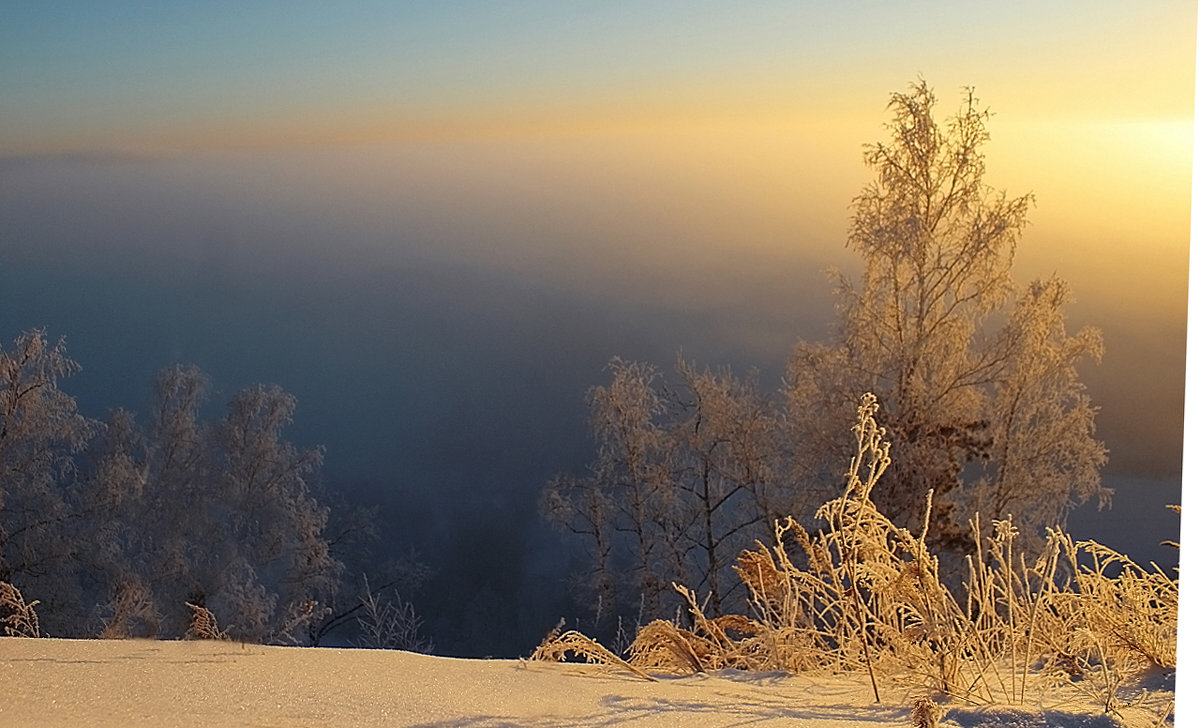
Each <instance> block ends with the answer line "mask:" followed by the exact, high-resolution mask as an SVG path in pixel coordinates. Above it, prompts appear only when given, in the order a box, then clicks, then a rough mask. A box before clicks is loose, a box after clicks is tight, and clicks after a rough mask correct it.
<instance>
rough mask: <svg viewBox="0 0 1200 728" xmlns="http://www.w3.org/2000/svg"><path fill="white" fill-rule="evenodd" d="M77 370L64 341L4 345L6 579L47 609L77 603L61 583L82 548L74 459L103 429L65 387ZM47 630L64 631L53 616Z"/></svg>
mask: <svg viewBox="0 0 1200 728" xmlns="http://www.w3.org/2000/svg"><path fill="white" fill-rule="evenodd" d="M78 371H79V365H78V364H77V363H76V362H74V361H72V360H71V359H70V358H68V357H67V354H66V347H65V344H64V342H63V341H61V340H60V341H58V342H57V343H54V344H52V343H50V342H49V341H48V340H47V338H46V334H45V332H44V331H40V330H33V331H28V332H25V333H23V334H21V335H20V336H18V337H17V339H16V340H15V341H14V342H13V345H12V348H11V349H10V350H7V351H6V350H4V349H2V348H0V581H3V582H12V583H16V584H18V585H19V587H20V588H22V589H23V590H24V591H25V592H26V593H27V594H37V595H38V596H37V597H36V598H37V599H38V600H39V601H41V602H42V605H43V611H46V612H51V611H54V610H55V609H56V608H57V607H59V606H60V605H63V604H66V603H68V602H69V601H70V600H71V598H72V595H71V593H70V590H69V589H67V588H66V584H67V581H68V580H65V579H63V578H62V577H63V573H64V572H65V571H67V570H70V569H71V568H72V566H71V562H72V557H73V556H74V554H75V552H76V549H77V546H78V542H77V540H76V539H75V538H73V531H72V529H73V526H74V521H76V520H77V514H76V513H75V512H74V511H73V509H72V508H71V503H70V490H71V488H72V486H73V484H74V482H75V478H76V469H75V456H76V455H77V454H78V453H79V452H80V451H81V450H82V449H83V448H84V447H85V445H86V444H87V442H88V440H89V439H90V438H91V437H92V435H93V434H94V433H95V431H96V423H94V422H92V421H90V420H88V419H87V418H85V417H84V416H83V415H81V414H79V412H78V411H77V410H76V406H75V400H74V398H72V397H70V396H69V395H67V394H66V393H64V392H63V391H62V390H60V389H59V388H58V380H59V379H60V378H63V377H67V376H70V375H72V374H74V373H76V372H78ZM30 598H35V597H30ZM43 625H44V626H45V627H46V628H47V631H48V632H50V633H51V634H55V633H56V632H57V631H58V629H59V623H58V622H56V621H55V619H54V618H53V617H50V618H48V619H44V620H43Z"/></svg>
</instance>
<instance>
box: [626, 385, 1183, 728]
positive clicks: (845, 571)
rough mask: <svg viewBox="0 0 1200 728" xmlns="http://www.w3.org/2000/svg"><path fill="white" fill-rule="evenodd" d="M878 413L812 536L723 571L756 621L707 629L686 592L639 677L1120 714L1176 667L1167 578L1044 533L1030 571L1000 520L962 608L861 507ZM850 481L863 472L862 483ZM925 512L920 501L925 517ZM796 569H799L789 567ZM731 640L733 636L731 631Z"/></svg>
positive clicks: (935, 569) (1173, 590) (917, 550)
mask: <svg viewBox="0 0 1200 728" xmlns="http://www.w3.org/2000/svg"><path fill="white" fill-rule="evenodd" d="M874 412H875V406H874V400H873V398H871V397H870V396H867V397H864V400H863V406H862V407H861V408H860V410H859V417H860V421H859V425H858V426H857V427H856V428H855V432H856V434H857V435H858V440H859V454H858V456H857V457H856V458H855V459H854V461H853V463H852V465H851V469H850V472H849V473H848V486H847V488H846V491H845V493H844V494H843V495H842V497H841V498H837V499H835V500H833V501H830V502H829V503H827V504H825V505H824V506H822V507H821V508H820V509H819V510H818V511H817V516H818V517H819V518H820V519H822V520H824V521H825V523H826V524H827V527H826V528H824V529H822V530H819V531H817V532H815V533H809V532H807V531H806V530H805V529H804V528H802V527H801V526H800V525H799V524H797V523H796V522H795V521H794V520H792V519H790V518H789V519H787V520H785V521H783V522H781V523H778V524H776V528H775V543H774V544H773V545H772V546H771V547H770V548H768V547H767V546H765V545H763V544H761V543H760V544H759V545H758V546H757V548H755V549H753V550H747V551H744V552H743V553H742V555H741V556H740V558H739V559H738V562H737V565H736V566H735V569H736V570H737V573H738V575H739V576H740V578H741V579H742V581H743V582H744V583H745V585H746V587H747V589H748V591H749V593H750V605H751V608H752V610H753V612H754V614H755V616H754V618H753V619H751V618H747V617H740V618H738V619H739V622H738V624H737V625H736V629H731V628H732V627H734V626H735V625H734V623H733V622H732V621H731V618H729V617H721V618H717V619H709V618H708V617H707V616H706V615H705V614H704V612H703V609H701V608H700V607H699V606H698V605H697V602H696V598H695V595H694V594H692V593H691V592H689V591H687V590H686V589H682V588H680V587H678V586H677V587H676V588H677V589H678V590H679V591H680V593H681V594H682V595H683V596H684V598H685V600H686V601H687V603H688V606H689V612H690V616H691V618H692V621H693V623H694V626H693V627H692V628H691V629H684V628H682V627H680V626H678V625H675V624H671V623H669V622H663V621H661V620H659V621H655V622H651V623H650V624H649V625H647V626H646V627H644V628H643V629H642V631H641V632H640V633H639V634H638V637H637V639H636V640H635V641H634V644H633V646H632V647H631V650H630V652H631V654H632V659H631V661H632V663H633V664H635V665H639V666H641V667H645V668H647V669H659V670H668V671H672V672H697V671H701V670H711V669H717V668H721V667H736V668H742V669H747V670H779V669H782V670H788V671H790V672H798V671H801V670H807V669H821V670H831V671H844V670H860V669H863V670H875V669H878V671H879V672H880V673H881V674H884V675H887V676H888V677H890V678H891V679H893V680H895V681H898V682H899V683H901V684H905V685H908V686H910V687H914V688H921V689H926V690H930V689H931V690H935V691H937V692H939V693H941V694H944V695H947V696H950V697H952V698H955V699H958V700H962V701H965V702H969V703H995V702H1005V703H1015V704H1021V703H1026V702H1028V701H1029V700H1030V699H1031V691H1037V690H1038V689H1039V688H1043V689H1049V688H1053V687H1061V686H1063V685H1071V686H1073V687H1075V688H1077V689H1079V690H1082V691H1084V692H1085V693H1086V694H1088V695H1089V696H1090V697H1091V698H1093V699H1094V700H1096V701H1097V702H1098V703H1100V704H1102V705H1103V706H1104V709H1105V710H1106V711H1111V712H1116V711H1118V710H1119V709H1120V708H1121V707H1122V704H1121V702H1120V701H1119V700H1118V691H1119V689H1120V688H1121V687H1123V686H1126V685H1128V684H1129V683H1130V680H1132V679H1135V678H1137V677H1138V676H1139V675H1140V674H1141V673H1142V672H1143V671H1144V670H1145V669H1146V668H1147V667H1150V666H1155V665H1157V666H1160V667H1163V668H1172V667H1174V665H1175V635H1176V629H1177V624H1178V604H1179V601H1178V600H1179V591H1178V579H1177V578H1170V577H1168V576H1167V575H1166V574H1164V573H1163V572H1162V570H1161V569H1158V567H1156V566H1155V567H1153V568H1151V569H1144V568H1142V567H1141V566H1139V565H1138V564H1136V563H1135V562H1133V561H1132V560H1130V559H1129V558H1127V557H1125V556H1123V555H1121V554H1119V553H1117V552H1115V551H1112V550H1111V549H1108V548H1106V547H1103V546H1100V545H1099V544H1095V543H1092V542H1085V543H1076V542H1074V541H1073V540H1072V539H1071V538H1070V536H1068V535H1067V534H1065V533H1064V532H1062V530H1061V529H1050V530H1049V531H1048V533H1047V536H1046V540H1045V542H1044V546H1043V550H1042V553H1041V555H1040V556H1038V558H1037V559H1035V560H1034V562H1033V564H1032V566H1031V565H1030V564H1029V562H1028V560H1027V559H1026V556H1025V555H1024V554H1022V553H1018V552H1017V551H1016V544H1017V542H1018V541H1017V536H1018V534H1017V531H1016V529H1015V528H1014V527H1013V523H1012V520H1011V519H1004V520H1000V521H996V522H994V523H992V524H991V529H990V533H988V532H985V529H984V528H983V526H982V524H981V523H980V521H979V519H978V518H976V519H975V520H974V522H973V523H972V531H973V535H974V541H975V549H974V553H973V554H972V555H971V556H970V558H969V559H968V562H967V583H966V584H964V585H963V586H964V588H965V596H962V595H959V596H956V595H955V593H954V592H953V591H952V590H951V589H950V588H949V587H948V586H947V585H946V584H945V582H944V579H943V578H942V576H941V574H940V567H939V562H938V559H937V557H935V556H934V555H932V554H931V553H930V552H929V550H928V549H927V547H926V544H925V536H926V533H927V531H928V526H926V527H924V528H923V529H922V533H921V534H920V535H918V536H914V535H913V534H911V533H910V532H909V531H908V530H907V529H903V528H899V527H897V526H895V525H894V524H893V523H892V522H891V521H890V520H889V519H887V518H886V517H884V516H883V515H882V514H880V513H879V511H878V510H877V509H876V508H875V505H874V504H873V503H872V502H871V499H870V493H871V487H872V485H873V484H874V483H875V481H877V480H878V478H879V476H880V475H881V474H882V472H883V471H884V469H885V468H886V467H887V464H888V455H887V447H886V443H883V442H882V435H883V432H882V430H881V429H880V428H878V427H876V426H875V425H874V419H873V415H874ZM860 470H861V471H862V472H863V475H861V476H860ZM931 509H932V499H931V497H927V498H926V503H925V513H926V519H928V515H929V513H930V512H931ZM797 553H798V554H800V555H802V556H803V561H801V562H800V563H802V564H803V568H801V567H800V566H797V565H796V563H794V562H793V560H792V554H797ZM731 633H733V634H731Z"/></svg>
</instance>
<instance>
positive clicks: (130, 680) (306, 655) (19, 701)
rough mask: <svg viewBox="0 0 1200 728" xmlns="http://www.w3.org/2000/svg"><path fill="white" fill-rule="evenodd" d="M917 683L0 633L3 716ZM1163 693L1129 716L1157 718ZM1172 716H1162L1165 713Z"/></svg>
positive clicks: (865, 710)
mask: <svg viewBox="0 0 1200 728" xmlns="http://www.w3.org/2000/svg"><path fill="white" fill-rule="evenodd" d="M913 697H914V695H912V694H907V693H905V691H903V690H902V689H900V688H897V687H891V686H889V687H885V690H884V695H883V700H882V702H881V703H880V704H874V703H873V696H872V694H871V688H870V685H869V683H868V682H867V681H866V678H865V676H860V675H841V676H810V675H799V676H788V675H784V674H774V673H771V674H747V673H741V672H737V671H723V672H721V673H718V674H713V675H694V676H691V677H682V678H678V677H664V678H663V679H662V680H660V681H659V682H647V681H645V680H641V679H639V678H636V677H634V676H632V675H629V674H627V673H622V672H619V671H616V670H614V669H612V668H606V667H602V666H595V665H576V664H548V663H530V662H523V661H519V660H459V659H451V658H445V657H430V656H426V655H415V654H411V653H406V652H386V651H368V650H340V649H302V648H290V647H264V646H260V645H243V644H238V643H231V642H154V641H144V640H129V641H103V640H56V639H36V640H35V639H19V638H4V639H0V725H2V726H6V727H8V726H12V727H16V726H35V725H36V726H77V725H79V726H82V725H88V726H216V727H217V728H225V727H228V726H279V727H284V726H286V727H297V726H425V727H427V728H433V727H435V726H436V727H438V728H452V727H453V728H476V727H479V728H483V727H488V728H498V727H500V726H531V727H533V728H548V727H549V726H585V727H586V726H594V727H597V728H599V727H600V726H618V725H619V726H686V727H687V728H696V727H698V726H763V727H769V726H789V727H790V728H825V727H832V726H842V727H849V728H879V727H880V726H908V725H911V723H910V720H909V708H908V706H909V704H910V702H911V700H912V698H913ZM1170 699H1171V693H1169V692H1160V693H1152V694H1151V695H1150V699H1149V700H1148V701H1147V704H1146V707H1147V709H1146V710H1136V709H1134V710H1127V711H1126V715H1125V719H1126V723H1125V724H1128V725H1146V726H1153V725H1154V724H1155V722H1156V721H1157V719H1158V716H1159V715H1161V714H1162V712H1163V711H1165V710H1166V708H1167V706H1168V705H1169V703H1170ZM1165 724H1166V725H1171V722H1170V719H1168V721H1167V722H1166V723H1165ZM940 725H943V726H961V727H962V728H968V727H969V728H992V727H996V728H998V727H999V726H1012V727H1015V728H1042V727H1046V728H1049V727H1051V726H1059V727H1061V728H1085V727H1086V728H1106V727H1108V726H1118V725H1123V723H1122V722H1120V721H1118V720H1116V719H1115V718H1112V717H1110V716H1102V715H1097V714H1096V710H1095V708H1094V707H1089V706H1086V705H1084V704H1082V703H1079V702H1077V701H1073V700H1071V699H1069V698H1067V699H1064V700H1063V701H1056V704H1055V705H1052V706H1047V708H1046V709H1044V710H1041V711H1035V712H1030V711H1029V710H1027V709H1015V708H1003V707H970V708H965V707H956V708H950V710H949V711H948V713H947V715H946V717H945V718H944V719H943V720H942V722H941V724H940Z"/></svg>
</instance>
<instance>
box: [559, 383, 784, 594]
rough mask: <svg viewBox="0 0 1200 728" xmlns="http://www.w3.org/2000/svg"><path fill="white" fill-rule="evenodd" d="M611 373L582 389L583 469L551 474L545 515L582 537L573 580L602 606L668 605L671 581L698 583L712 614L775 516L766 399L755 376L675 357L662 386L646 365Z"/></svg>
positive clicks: (772, 429)
mask: <svg viewBox="0 0 1200 728" xmlns="http://www.w3.org/2000/svg"><path fill="white" fill-rule="evenodd" d="M611 370H612V381H611V383H610V384H609V385H608V386H599V387H595V388H593V389H592V390H591V391H590V392H589V394H588V401H589V404H590V407H591V413H592V428H593V434H594V437H595V440H596V443H597V456H596V459H595V461H594V462H593V463H592V465H591V467H590V473H589V475H587V476H586V477H576V476H559V477H557V478H555V479H554V480H553V481H551V482H550V483H549V484H548V485H547V487H546V489H545V490H544V492H543V494H542V508H543V513H544V514H545V515H546V516H547V517H548V518H549V519H550V520H551V521H552V522H553V523H555V524H557V525H559V526H560V527H562V528H564V529H566V530H568V531H571V532H573V533H575V534H578V535H579V536H581V537H582V539H583V542H584V544H585V545H586V551H587V554H588V562H589V565H588V567H587V569H586V571H585V572H584V573H583V574H582V575H581V577H580V579H579V584H578V585H579V586H580V587H582V592H583V593H584V594H586V595H588V596H587V598H589V599H594V600H596V604H597V606H598V607H599V609H598V611H599V612H600V613H601V615H603V614H606V613H612V612H614V611H615V612H618V613H619V612H626V613H630V612H633V611H641V612H642V613H643V615H644V616H649V615H657V614H662V613H664V611H669V608H670V607H671V605H674V604H676V600H677V594H676V593H675V591H674V589H673V588H672V586H671V584H672V582H679V583H688V584H698V585H700V588H701V589H703V590H705V592H706V593H710V594H711V599H710V606H711V608H712V609H713V610H714V611H716V612H720V611H721V608H722V604H723V602H724V601H726V600H727V599H728V597H729V594H730V592H731V591H732V590H733V589H734V588H736V579H735V576H736V575H735V574H734V573H733V571H732V569H731V566H732V564H733V562H734V560H735V559H736V557H737V554H738V553H739V552H740V551H741V549H742V548H745V547H747V546H748V545H750V544H752V543H753V541H754V539H755V538H757V537H762V536H763V533H761V532H760V531H759V530H757V528H756V527H760V526H761V525H762V524H763V523H765V522H767V521H768V520H769V519H770V518H771V517H773V516H776V515H780V511H779V510H778V509H777V504H778V501H779V498H778V496H779V492H780V487H779V483H778V481H777V478H776V474H777V473H778V472H779V470H780V468H779V467H778V452H779V448H778V447H777V446H776V442H775V437H776V433H777V431H778V430H777V427H776V426H775V422H774V416H775V415H774V407H773V405H772V404H771V402H770V401H769V400H768V399H767V398H764V397H763V396H761V395H760V394H759V393H758V391H757V387H756V386H755V383H754V381H753V380H752V379H751V380H748V381H744V380H740V379H738V378H736V377H734V376H732V375H731V374H730V373H729V372H723V371H722V372H713V371H710V370H700V369H698V368H697V367H696V366H694V365H692V364H690V363H687V362H684V361H682V360H680V361H679V362H678V364H677V367H676V373H677V375H678V381H677V382H675V383H672V384H670V385H667V384H664V383H663V381H662V377H661V375H660V373H659V372H658V370H657V369H656V368H654V367H652V366H650V365H648V364H643V363H637V362H626V361H621V360H614V361H613V363H612V365H611Z"/></svg>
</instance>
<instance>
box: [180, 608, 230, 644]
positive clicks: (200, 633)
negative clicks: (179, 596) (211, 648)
mask: <svg viewBox="0 0 1200 728" xmlns="http://www.w3.org/2000/svg"><path fill="white" fill-rule="evenodd" d="M185 604H187V605H188V607H190V608H191V610H192V618H191V622H190V624H189V625H188V629H187V632H185V633H184V635H183V638H184V639H185V640H228V639H229V634H228V630H223V629H220V628H219V627H218V626H217V618H216V617H215V616H213V613H212V612H211V611H209V610H208V609H207V608H205V607H201V606H199V605H196V604H192V603H191V602H185Z"/></svg>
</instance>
